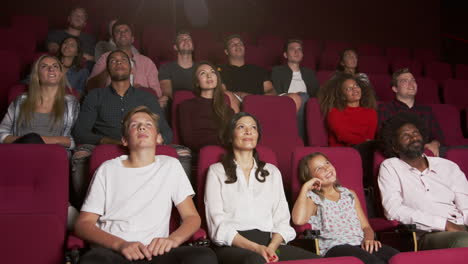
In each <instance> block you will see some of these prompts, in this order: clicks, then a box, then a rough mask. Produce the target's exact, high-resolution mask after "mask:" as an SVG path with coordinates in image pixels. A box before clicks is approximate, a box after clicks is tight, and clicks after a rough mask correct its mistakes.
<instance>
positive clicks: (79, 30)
mask: <svg viewBox="0 0 468 264" xmlns="http://www.w3.org/2000/svg"><path fill="white" fill-rule="evenodd" d="M87 20H88V14H87V13H86V10H85V9H84V8H82V7H76V8H73V9H72V10H71V12H70V15H69V16H68V27H67V28H66V29H63V30H52V31H50V32H49V33H48V34H47V40H46V47H47V51H48V52H49V53H50V54H57V53H58V49H59V47H60V43H61V42H62V41H63V40H64V39H65V38H67V37H69V36H75V37H77V38H79V39H80V41H81V44H82V45H83V51H84V52H83V53H84V54H83V58H85V59H86V60H91V61H92V60H94V45H95V44H96V39H95V38H94V37H93V36H91V35H89V34H87V33H85V32H83V30H84V28H85V26H86V21H87Z"/></svg>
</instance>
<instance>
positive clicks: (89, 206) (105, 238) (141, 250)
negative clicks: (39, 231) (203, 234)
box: [75, 106, 217, 264]
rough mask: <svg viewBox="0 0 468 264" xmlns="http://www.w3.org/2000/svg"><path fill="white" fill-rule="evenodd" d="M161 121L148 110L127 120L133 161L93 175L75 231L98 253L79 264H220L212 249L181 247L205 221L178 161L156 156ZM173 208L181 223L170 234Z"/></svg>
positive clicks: (107, 165)
mask: <svg viewBox="0 0 468 264" xmlns="http://www.w3.org/2000/svg"><path fill="white" fill-rule="evenodd" d="M158 119H159V117H158V116H157V115H155V114H153V113H152V112H151V110H150V109H149V108H147V107H145V106H139V107H137V108H135V109H133V110H132V111H130V112H129V113H128V114H127V115H126V117H125V118H124V120H123V126H122V128H123V131H122V135H123V137H122V144H123V145H124V146H126V147H128V149H129V155H122V156H120V157H118V158H115V159H112V160H108V161H106V162H104V163H103V164H102V165H101V166H100V167H99V169H98V170H97V171H96V173H95V175H94V178H93V180H92V182H91V185H90V188H89V191H88V195H87V197H86V200H85V202H84V204H83V207H82V208H81V213H80V216H79V218H78V220H77V223H76V226H75V232H76V234H77V235H78V236H79V237H80V238H82V239H84V240H86V241H87V242H89V243H91V244H92V245H93V246H94V247H93V248H92V249H91V250H90V251H89V252H87V253H86V254H85V255H84V256H83V257H82V259H81V261H80V263H113V264H114V263H129V262H131V261H135V260H142V261H140V262H138V263H217V262H216V256H215V255H214V253H213V252H212V251H211V250H210V249H208V248H200V247H198V248H196V247H184V246H182V247H180V245H181V244H182V243H184V242H185V241H186V240H187V239H189V238H190V237H191V236H192V235H193V234H194V233H195V232H196V231H197V230H198V228H199V227H200V216H199V215H198V212H197V210H196V209H195V206H194V204H193V201H192V196H193V195H194V191H193V188H192V186H191V185H190V182H189V180H188V178H187V176H186V175H185V172H184V170H183V168H182V166H181V164H180V163H179V161H178V160H177V159H175V158H172V157H168V156H162V155H160V156H157V157H156V156H155V149H156V145H157V144H158V143H159V142H161V141H162V138H161V134H160V133H159V131H158V126H157V124H158ZM172 203H174V204H175V206H176V207H177V210H178V212H179V214H180V216H181V219H182V223H181V225H180V227H179V228H178V229H177V230H175V231H174V232H173V233H172V234H169V219H170V216H171V210H172Z"/></svg>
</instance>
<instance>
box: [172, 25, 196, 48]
mask: <svg viewBox="0 0 468 264" xmlns="http://www.w3.org/2000/svg"><path fill="white" fill-rule="evenodd" d="M180 35H189V36H190V37H192V34H190V31H188V30H184V29H182V30H179V31H177V33H176V35H175V38H174V44H176V45H177V40H178V39H179V36H180Z"/></svg>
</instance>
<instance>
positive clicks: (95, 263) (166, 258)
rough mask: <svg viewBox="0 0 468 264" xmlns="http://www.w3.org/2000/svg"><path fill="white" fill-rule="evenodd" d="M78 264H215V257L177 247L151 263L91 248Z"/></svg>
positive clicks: (206, 251)
mask: <svg viewBox="0 0 468 264" xmlns="http://www.w3.org/2000/svg"><path fill="white" fill-rule="evenodd" d="M79 263H80V264H107V263H108V264H130V263H131V264H133V263H135V264H173V263H174V264H177V263H180V264H182V263H183V264H205V263H206V264H216V263H217V261H216V255H215V254H214V252H213V251H212V250H211V249H209V248H206V247H188V246H183V247H178V248H173V249H171V251H169V252H168V253H166V254H164V255H161V256H156V257H153V258H152V259H151V261H149V260H147V259H144V260H138V261H130V260H127V259H126V258H125V257H124V256H123V255H121V254H119V253H117V252H115V251H113V250H111V249H108V248H93V249H91V250H90V251H88V252H86V253H85V254H84V255H83V257H81V259H80V262H79Z"/></svg>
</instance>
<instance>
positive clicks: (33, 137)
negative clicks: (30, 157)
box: [13, 133, 45, 144]
mask: <svg viewBox="0 0 468 264" xmlns="http://www.w3.org/2000/svg"><path fill="white" fill-rule="evenodd" d="M13 143H14V144H45V142H44V140H42V137H41V136H40V135H39V134H36V133H29V134H26V135H23V136H22V137H19V138H17V139H16V140H15V141H13Z"/></svg>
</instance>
